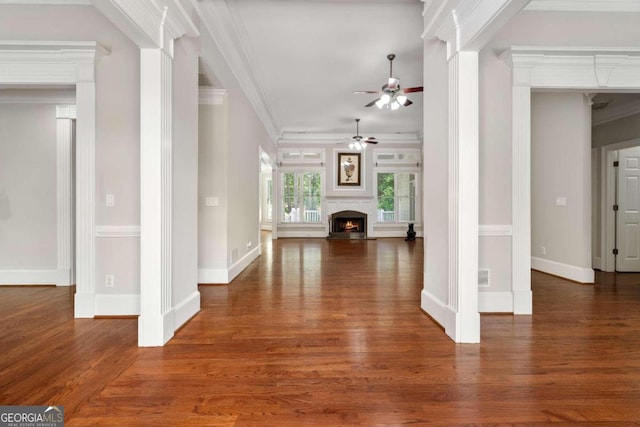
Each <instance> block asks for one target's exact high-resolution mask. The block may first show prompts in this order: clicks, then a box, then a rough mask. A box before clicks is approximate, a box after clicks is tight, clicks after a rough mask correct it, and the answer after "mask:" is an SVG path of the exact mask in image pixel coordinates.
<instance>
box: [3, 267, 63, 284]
mask: <svg viewBox="0 0 640 427" xmlns="http://www.w3.org/2000/svg"><path fill="white" fill-rule="evenodd" d="M56 283H58V270H0V285H55V284H56Z"/></svg>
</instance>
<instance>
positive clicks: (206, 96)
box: [198, 87, 227, 105]
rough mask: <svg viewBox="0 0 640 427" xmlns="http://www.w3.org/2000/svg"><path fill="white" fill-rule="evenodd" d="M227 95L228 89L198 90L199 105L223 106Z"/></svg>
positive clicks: (200, 88) (210, 88)
mask: <svg viewBox="0 0 640 427" xmlns="http://www.w3.org/2000/svg"><path fill="white" fill-rule="evenodd" d="M226 94H227V90H226V89H216V88H213V87H199V88H198V104H200V105H222V104H224V96H225V95H226Z"/></svg>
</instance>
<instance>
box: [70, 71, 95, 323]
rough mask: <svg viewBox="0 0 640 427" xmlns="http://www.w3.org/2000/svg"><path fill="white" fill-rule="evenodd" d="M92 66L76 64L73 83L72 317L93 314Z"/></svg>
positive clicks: (93, 102)
mask: <svg viewBox="0 0 640 427" xmlns="http://www.w3.org/2000/svg"><path fill="white" fill-rule="evenodd" d="M94 69H95V67H94V63H93V62H80V63H78V65H77V80H76V106H77V117H78V120H77V123H76V141H77V143H76V295H75V317H93V316H94V314H95V292H96V291H95V274H96V269H95V265H96V259H95V258H96V255H95V252H96V242H95V228H96V224H95V211H96V171H95V169H96V168H95V151H96V85H95V80H94Z"/></svg>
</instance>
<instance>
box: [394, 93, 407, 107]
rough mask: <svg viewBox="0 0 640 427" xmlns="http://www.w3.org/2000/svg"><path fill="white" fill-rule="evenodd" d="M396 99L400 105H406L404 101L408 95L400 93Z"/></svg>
mask: <svg viewBox="0 0 640 427" xmlns="http://www.w3.org/2000/svg"><path fill="white" fill-rule="evenodd" d="M396 101H398V103H399V104H400V105H404V103H405V102H407V96H406V95H398V97H397V98H396Z"/></svg>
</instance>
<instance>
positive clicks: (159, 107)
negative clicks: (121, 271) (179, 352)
mask: <svg viewBox="0 0 640 427" xmlns="http://www.w3.org/2000/svg"><path fill="white" fill-rule="evenodd" d="M171 69H172V59H171V57H170V56H169V55H168V54H167V53H166V52H165V51H164V50H162V49H140V155H141V156H140V157H141V158H140V184H141V189H140V196H141V200H140V233H141V234H140V301H141V307H140V318H139V320H138V345H139V346H141V347H150V346H162V345H164V344H165V343H166V342H167V341H168V340H169V339H170V338H171V337H172V336H173V332H174V322H173V311H172V300H171V292H172V284H171V173H172V170H171V159H172V152H171V151H172V115H171V90H172V82H171V78H172V77H171Z"/></svg>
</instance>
